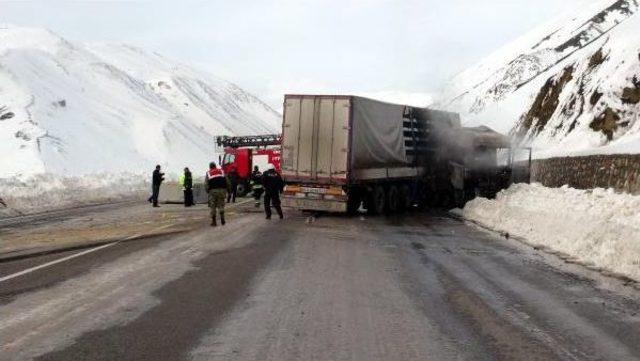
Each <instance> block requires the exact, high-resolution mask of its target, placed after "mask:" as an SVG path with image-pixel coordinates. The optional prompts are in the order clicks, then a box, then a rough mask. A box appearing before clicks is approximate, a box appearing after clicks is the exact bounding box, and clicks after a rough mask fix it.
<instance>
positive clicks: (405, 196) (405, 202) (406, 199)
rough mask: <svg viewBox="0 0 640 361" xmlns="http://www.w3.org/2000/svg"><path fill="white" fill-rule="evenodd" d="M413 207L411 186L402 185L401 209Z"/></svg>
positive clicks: (402, 210)
mask: <svg viewBox="0 0 640 361" xmlns="http://www.w3.org/2000/svg"><path fill="white" fill-rule="evenodd" d="M410 208H411V188H410V187H409V186H408V185H407V184H403V185H401V186H400V211H401V212H404V211H406V210H407V209H410Z"/></svg>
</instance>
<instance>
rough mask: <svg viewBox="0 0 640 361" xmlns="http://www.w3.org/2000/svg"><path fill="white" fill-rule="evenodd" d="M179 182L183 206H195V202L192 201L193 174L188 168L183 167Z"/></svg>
mask: <svg viewBox="0 0 640 361" xmlns="http://www.w3.org/2000/svg"><path fill="white" fill-rule="evenodd" d="M180 183H181V184H182V190H183V191H184V206H185V207H191V206H195V205H196V204H195V203H194V202H193V176H192V174H191V171H190V170H189V168H185V169H184V174H183V175H182V177H180Z"/></svg>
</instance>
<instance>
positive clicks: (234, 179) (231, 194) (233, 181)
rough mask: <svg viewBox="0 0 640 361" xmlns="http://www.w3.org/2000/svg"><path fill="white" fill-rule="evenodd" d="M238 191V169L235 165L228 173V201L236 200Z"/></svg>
mask: <svg viewBox="0 0 640 361" xmlns="http://www.w3.org/2000/svg"><path fill="white" fill-rule="evenodd" d="M237 193H238V170H237V169H236V167H235V165H234V166H232V167H231V169H230V170H229V174H227V203H231V201H233V203H235V202H236V194H237Z"/></svg>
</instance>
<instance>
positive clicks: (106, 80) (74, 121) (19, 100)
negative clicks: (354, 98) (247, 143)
mask: <svg viewBox="0 0 640 361" xmlns="http://www.w3.org/2000/svg"><path fill="white" fill-rule="evenodd" d="M280 123H281V120H280V116H279V115H278V113H276V112H275V111H274V110H272V109H271V108H269V107H268V106H267V105H265V104H264V103H263V102H261V101H260V100H259V99H257V98H255V97H254V96H252V95H250V94H248V93H246V92H244V91H243V90H242V89H240V88H238V87H237V86H235V85H234V84H231V83H229V82H226V81H224V80H221V79H218V78H216V77H214V76H212V75H209V74H207V73H204V72H199V71H196V70H194V69H191V68H189V67H187V66H185V65H182V64H178V63H176V62H172V61H170V60H167V59H165V58H163V57H162V56H160V55H158V54H151V53H146V52H144V51H142V50H140V49H137V48H134V47H130V46H127V45H121V44H118V45H109V44H91V45H84V44H73V43H70V42H69V41H67V40H65V39H63V38H61V37H59V36H57V35H56V34H53V33H51V32H49V31H46V30H41V29H29V28H17V27H9V28H1V29H0V154H1V156H0V178H5V177H11V176H16V175H21V176H26V175H30V174H39V173H45V172H46V173H53V174H62V175H81V174H91V173H101V172H112V173H115V172H136V173H137V172H141V171H143V172H149V171H150V170H152V167H153V166H154V165H155V164H156V163H159V164H162V165H163V166H164V167H165V168H166V169H167V170H168V171H169V172H176V173H177V172H179V171H180V170H181V169H182V168H183V167H184V166H190V167H192V168H194V169H204V168H205V167H206V164H208V162H209V161H210V160H211V159H214V155H213V154H212V152H213V147H214V141H213V137H214V135H220V134H254V133H270V132H275V131H277V130H278V129H279V124H280Z"/></svg>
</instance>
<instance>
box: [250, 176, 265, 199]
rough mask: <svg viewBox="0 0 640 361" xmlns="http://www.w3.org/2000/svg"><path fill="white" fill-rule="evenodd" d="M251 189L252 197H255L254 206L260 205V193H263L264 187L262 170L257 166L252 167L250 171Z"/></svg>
mask: <svg viewBox="0 0 640 361" xmlns="http://www.w3.org/2000/svg"><path fill="white" fill-rule="evenodd" d="M251 189H252V190H253V199H255V201H256V203H255V205H256V208H258V207H260V198H261V197H262V193H264V188H262V172H260V169H259V168H258V166H255V167H253V172H251Z"/></svg>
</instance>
